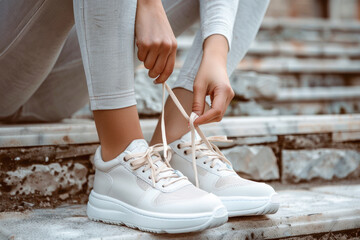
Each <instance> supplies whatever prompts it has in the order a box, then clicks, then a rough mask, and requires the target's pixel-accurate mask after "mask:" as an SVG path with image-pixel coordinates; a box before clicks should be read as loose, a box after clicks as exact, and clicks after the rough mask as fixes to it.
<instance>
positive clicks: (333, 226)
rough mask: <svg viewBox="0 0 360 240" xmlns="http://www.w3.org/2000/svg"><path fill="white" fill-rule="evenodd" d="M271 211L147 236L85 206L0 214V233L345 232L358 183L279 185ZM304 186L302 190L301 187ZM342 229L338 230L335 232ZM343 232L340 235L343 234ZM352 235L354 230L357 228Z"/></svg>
mask: <svg viewBox="0 0 360 240" xmlns="http://www.w3.org/2000/svg"><path fill="white" fill-rule="evenodd" d="M281 188H283V190H280V191H278V192H279V201H280V204H281V207H280V210H279V212H278V213H276V214H274V215H268V216H260V217H242V218H232V219H230V221H229V222H228V223H226V224H225V225H223V226H220V227H218V228H214V229H209V230H206V231H203V232H200V233H191V234H178V235H167V234H161V235H157V234H150V233H144V232H140V231H137V230H133V229H130V228H127V227H123V226H115V225H108V224H103V223H97V222H92V221H90V220H88V218H87V217H86V213H85V211H86V210H85V209H86V208H85V205H68V206H63V207H59V208H56V209H38V210H33V211H26V212H23V213H20V212H3V213H0V237H1V236H3V237H13V238H15V239H103V240H105V239H107V240H110V239H169V238H171V239H212V240H215V239H245V238H247V239H263V238H266V239H278V238H288V237H297V236H301V237H303V236H309V237H311V236H319V235H326V234H329V233H333V234H339V236H346V232H349V231H350V232H351V231H354V230H356V229H359V228H360V185H359V184H346V185H332V186H330V185H328V186H310V187H309V186H304V189H302V187H297V189H296V190H291V189H293V187H292V186H285V187H284V186H282V187H281ZM305 189H306V190H305ZM337 232H340V233H337ZM341 232H342V233H341ZM355 234H358V233H357V232H356V233H355Z"/></svg>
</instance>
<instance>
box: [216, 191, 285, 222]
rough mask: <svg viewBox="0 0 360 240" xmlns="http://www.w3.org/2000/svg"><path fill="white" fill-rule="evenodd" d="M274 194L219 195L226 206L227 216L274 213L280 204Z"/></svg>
mask: <svg viewBox="0 0 360 240" xmlns="http://www.w3.org/2000/svg"><path fill="white" fill-rule="evenodd" d="M276 195H277V194H273V195H272V196H270V197H219V198H220V199H221V201H222V203H223V204H224V205H225V207H226V208H227V211H228V214H229V217H239V216H255V215H266V214H274V213H276V212H277V211H278V210H279V207H280V204H279V203H278V202H276Z"/></svg>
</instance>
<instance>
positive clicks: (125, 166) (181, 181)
mask: <svg viewBox="0 0 360 240" xmlns="http://www.w3.org/2000/svg"><path fill="white" fill-rule="evenodd" d="M159 151H164V147H163V145H162V144H157V145H154V146H151V147H149V146H148V144H147V143H146V141H145V140H143V139H137V140H134V141H133V142H132V143H131V144H130V145H129V146H128V147H127V149H126V150H125V151H124V152H123V153H121V154H120V155H119V156H117V157H116V158H115V159H113V160H111V161H108V162H104V161H103V160H102V158H101V147H99V148H98V149H97V151H96V153H95V160H94V162H95V167H96V172H95V180H94V187H93V190H92V191H91V193H90V196H89V201H88V204H87V215H88V217H89V218H90V219H91V220H95V221H102V222H106V223H112V224H125V225H127V226H129V227H132V228H138V229H140V230H144V231H150V232H156V233H162V232H167V233H183V232H193V231H201V230H203V229H206V228H210V227H216V226H219V225H221V224H223V223H225V222H226V221H227V219H228V215H227V210H226V208H225V207H224V205H223V204H222V203H221V201H220V200H219V198H218V197H216V196H215V195H213V194H210V193H207V192H205V191H203V190H201V189H198V188H196V187H195V186H194V185H193V184H192V183H191V182H189V181H188V179H187V178H186V177H184V175H182V173H181V172H179V171H175V170H174V169H172V168H171V167H170V165H169V163H168V159H170V157H171V153H170V150H169V151H168V150H167V149H165V152H168V153H167V154H165V155H166V159H165V160H163V159H162V157H161V155H160V154H159Z"/></svg>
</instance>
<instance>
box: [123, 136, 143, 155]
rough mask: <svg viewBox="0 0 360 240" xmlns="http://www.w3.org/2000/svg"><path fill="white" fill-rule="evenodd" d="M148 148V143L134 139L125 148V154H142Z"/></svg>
mask: <svg viewBox="0 0 360 240" xmlns="http://www.w3.org/2000/svg"><path fill="white" fill-rule="evenodd" d="M148 148H149V145H148V143H147V142H146V141H145V139H135V140H134V141H132V142H131V143H130V144H129V146H128V147H127V148H126V150H125V151H126V152H129V153H132V154H134V153H144V152H146V150H147V149H148Z"/></svg>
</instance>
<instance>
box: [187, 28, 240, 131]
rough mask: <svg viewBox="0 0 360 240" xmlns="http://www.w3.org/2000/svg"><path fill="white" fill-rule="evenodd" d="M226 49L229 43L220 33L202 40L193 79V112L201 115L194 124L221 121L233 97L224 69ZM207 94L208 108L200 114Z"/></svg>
mask: <svg viewBox="0 0 360 240" xmlns="http://www.w3.org/2000/svg"><path fill="white" fill-rule="evenodd" d="M227 52H228V43H227V40H226V38H225V37H224V36H222V35H211V36H210V37H208V38H207V39H206V40H205V42H204V53H203V58H202V60H201V64H200V67H199V71H198V73H197V75H196V78H195V81H194V99H193V108H192V111H193V112H195V113H196V114H197V115H199V116H200V117H199V118H197V119H196V120H195V122H194V124H195V125H200V124H205V123H210V122H219V121H221V119H222V118H223V116H224V114H225V111H226V108H227V107H228V105H229V103H230V101H231V100H232V99H233V97H234V91H233V90H232V88H231V86H230V82H229V77H228V75H227V71H226V59H227ZM206 95H210V98H211V108H210V109H209V110H208V111H206V112H205V113H204V114H203V112H204V108H205V97H206ZM202 114H203V115H202Z"/></svg>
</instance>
